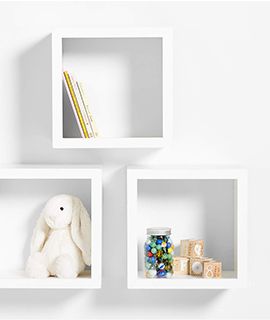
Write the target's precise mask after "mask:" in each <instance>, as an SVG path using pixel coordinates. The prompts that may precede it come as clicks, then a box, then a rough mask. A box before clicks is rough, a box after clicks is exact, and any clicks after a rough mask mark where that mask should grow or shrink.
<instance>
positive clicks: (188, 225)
mask: <svg viewBox="0 0 270 320" xmlns="http://www.w3.org/2000/svg"><path fill="white" fill-rule="evenodd" d="M235 201H236V199H235V186H234V180H230V179H209V180H208V179H202V180H196V179H194V180H177V179H176V180H150V179H149V180H140V181H139V183H138V219H139V224H138V225H139V226H140V228H144V229H145V228H146V227H147V226H151V225H152V224H153V223H156V221H157V223H160V221H162V223H163V224H165V225H167V224H168V223H169V224H170V226H171V227H172V240H173V241H174V243H175V244H176V245H179V243H180V240H181V239H188V238H189V239H191V238H193V239H204V242H205V248H204V256H207V257H212V258H214V259H215V260H219V261H221V262H222V265H223V270H234V265H235V262H236V261H234V258H235V256H236V251H237V248H236V246H235V243H236V238H235V224H236V212H235ZM162 219H163V220H162ZM154 226H155V224H154ZM144 229H143V230H140V234H141V233H142V232H144ZM178 250H179V248H178ZM177 252H178V253H179V251H177ZM177 252H176V254H177ZM138 257H139V262H138V265H139V266H142V265H143V261H142V260H143V259H142V258H143V243H142V242H140V243H139V244H138Z"/></svg>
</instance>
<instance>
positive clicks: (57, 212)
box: [26, 194, 91, 278]
mask: <svg viewBox="0 0 270 320" xmlns="http://www.w3.org/2000/svg"><path fill="white" fill-rule="evenodd" d="M90 241H91V222H90V217H89V215H88V213H87V211H86V209H85V207H84V206H83V204H82V202H81V200H80V199H79V198H77V197H74V196H70V195H65V194H63V195H57V196H55V197H53V198H51V199H50V200H49V201H48V202H47V203H46V205H45V207H44V209H43V211H42V213H41V215H40V217H39V219H38V221H37V224H36V227H35V229H34V232H33V237H32V242H31V255H30V257H29V258H28V261H27V264H26V273H27V274H28V275H29V276H30V277H31V278H46V277H49V276H50V275H51V276H57V277H59V278H75V277H77V276H78V275H79V273H80V272H82V271H83V270H84V269H85V265H88V266H90V259H91V257H90V247H91V243H90Z"/></svg>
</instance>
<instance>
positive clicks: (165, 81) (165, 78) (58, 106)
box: [52, 28, 173, 149]
mask: <svg viewBox="0 0 270 320" xmlns="http://www.w3.org/2000/svg"><path fill="white" fill-rule="evenodd" d="M155 37H158V38H161V39H162V137H140V138H138V137H134V138H132V137H127V138H96V139H84V138H64V137H63V108H62V106H63V97H62V71H63V70H62V69H63V67H62V60H63V56H62V40H63V39H65V38H155ZM172 52H173V48H172V30H171V29H170V28H91V29H72V30H69V29H65V30H56V31H54V32H53V33H52V140H53V141H52V144H53V148H71V149H72V148H161V147H164V146H166V145H167V144H168V143H169V142H170V141H171V139H172V104H173V84H172V82H173V58H172V55H173V53H172Z"/></svg>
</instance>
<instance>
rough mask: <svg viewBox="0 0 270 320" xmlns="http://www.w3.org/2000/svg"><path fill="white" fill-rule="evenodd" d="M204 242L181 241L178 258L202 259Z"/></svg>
mask: <svg viewBox="0 0 270 320" xmlns="http://www.w3.org/2000/svg"><path fill="white" fill-rule="evenodd" d="M203 248H204V241H203V240H190V239H187V240H181V243H180V256H183V257H202V256H203Z"/></svg>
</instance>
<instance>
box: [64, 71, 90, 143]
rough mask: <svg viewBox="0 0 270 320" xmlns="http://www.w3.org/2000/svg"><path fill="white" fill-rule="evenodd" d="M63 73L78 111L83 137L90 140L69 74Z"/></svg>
mask: <svg viewBox="0 0 270 320" xmlns="http://www.w3.org/2000/svg"><path fill="white" fill-rule="evenodd" d="M63 73H64V77H65V80H66V83H67V86H68V89H69V92H70V96H71V99H72V102H73V105H74V107H75V110H76V114H77V117H78V119H79V122H80V125H81V129H82V132H83V135H84V137H85V138H89V134H88V132H87V129H86V125H85V123H84V120H83V117H82V113H81V110H80V106H79V103H78V100H77V98H76V95H75V91H74V89H73V86H72V82H71V79H70V76H69V73H68V72H67V71H64V72H63Z"/></svg>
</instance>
